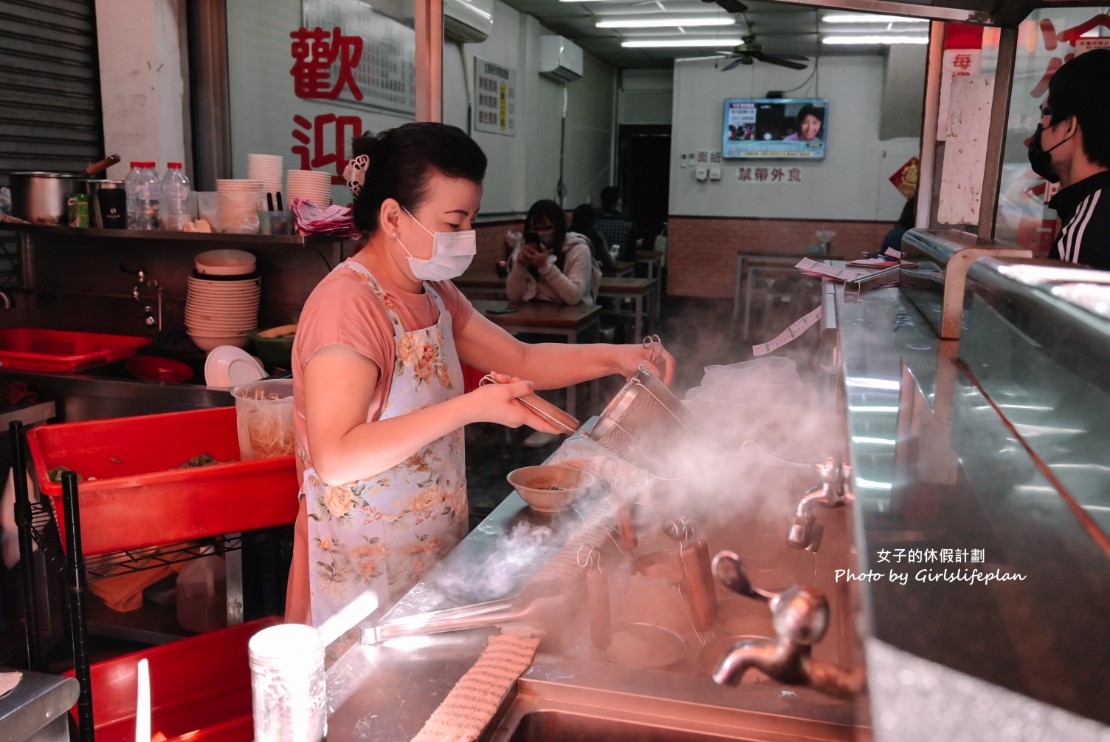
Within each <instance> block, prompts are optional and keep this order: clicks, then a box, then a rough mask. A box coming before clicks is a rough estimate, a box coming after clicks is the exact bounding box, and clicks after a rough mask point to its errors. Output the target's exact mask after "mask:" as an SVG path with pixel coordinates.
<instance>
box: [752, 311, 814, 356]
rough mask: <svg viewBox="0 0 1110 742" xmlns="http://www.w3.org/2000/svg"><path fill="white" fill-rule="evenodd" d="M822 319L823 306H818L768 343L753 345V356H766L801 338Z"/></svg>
mask: <svg viewBox="0 0 1110 742" xmlns="http://www.w3.org/2000/svg"><path fill="white" fill-rule="evenodd" d="M820 319H821V307H820V306H818V307H817V308H816V309H814V310H813V311H812V312H810V313H809V314H807V315H806V316H804V317H802V318H801V319H799V320H796V321H795V322H794V324H792V325H790V327H787V328H786V329H785V330H783V331H782V332H780V333H779V334H778V337H776V338H775V339H774V340H772V341H770V342H767V343H760V344H759V345H753V346H752V355H753V356H757V357H758V356H765V355H767V354H768V353H770V352H771V351H773V350H778V349H779V348H781V347H782V346H784V345H789V344H790V343H792V342H794V340H796V339H797V338H800V337H801V336H802V335H803V334H804V333H805V331H806V330H808V329H809V328H811V327H813V326H814V325H815V324H817V321H818V320H820Z"/></svg>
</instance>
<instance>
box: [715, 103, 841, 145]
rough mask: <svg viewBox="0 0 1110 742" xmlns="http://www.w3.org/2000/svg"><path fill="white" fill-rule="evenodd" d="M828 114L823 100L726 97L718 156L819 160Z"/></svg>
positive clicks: (823, 143)
mask: <svg viewBox="0 0 1110 742" xmlns="http://www.w3.org/2000/svg"><path fill="white" fill-rule="evenodd" d="M828 115H829V103H828V101H827V100H825V99H824V98H728V99H726V100H725V121H724V136H723V140H724V141H723V144H722V146H721V156H722V157H728V158H733V159H736V158H740V159H758V158H763V159H791V160H794V159H798V160H820V159H822V158H824V156H825V143H826V140H827V137H828Z"/></svg>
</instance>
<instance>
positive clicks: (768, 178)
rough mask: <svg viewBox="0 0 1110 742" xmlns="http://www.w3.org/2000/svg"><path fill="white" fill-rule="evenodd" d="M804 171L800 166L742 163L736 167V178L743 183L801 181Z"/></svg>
mask: <svg viewBox="0 0 1110 742" xmlns="http://www.w3.org/2000/svg"><path fill="white" fill-rule="evenodd" d="M803 172H805V169H804V168H800V167H774V166H769V165H742V166H740V167H738V168H736V179H737V180H739V181H740V182H741V183H760V184H762V183H801V182H802V173H803Z"/></svg>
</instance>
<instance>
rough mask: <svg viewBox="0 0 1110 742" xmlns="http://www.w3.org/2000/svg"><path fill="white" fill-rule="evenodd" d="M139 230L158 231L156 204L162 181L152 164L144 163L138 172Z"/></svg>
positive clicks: (159, 198)
mask: <svg viewBox="0 0 1110 742" xmlns="http://www.w3.org/2000/svg"><path fill="white" fill-rule="evenodd" d="M139 183H140V187H139V201H140V204H139V205H140V208H141V209H142V211H141V212H139V225H140V226H139V229H158V228H159V221H158V204H159V201H160V200H161V197H162V179H161V178H159V177H158V173H157V171H155V169H154V163H153V162H144V163H143V166H142V170H141V171H140V181H139Z"/></svg>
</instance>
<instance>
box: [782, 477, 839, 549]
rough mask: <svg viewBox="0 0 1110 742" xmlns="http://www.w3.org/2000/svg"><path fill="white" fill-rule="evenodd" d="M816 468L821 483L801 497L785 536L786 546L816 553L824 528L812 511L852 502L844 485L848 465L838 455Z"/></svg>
mask: <svg viewBox="0 0 1110 742" xmlns="http://www.w3.org/2000/svg"><path fill="white" fill-rule="evenodd" d="M816 468H817V473H818V474H819V475H820V477H821V484H819V485H818V486H816V487H813V488H811V489H809V490H807V491H806V492H805V494H803V495H802V500H801V502H799V503H798V507H797V509H796V510H795V511H794V521H793V523H792V524H791V526H790V530H789V531H788V532H787V534H786V543H788V544H790V545H791V546H793V547H794V548H795V549H806V550H807V551H817V549H818V547H819V546H820V545H821V536H822V534H823V532H824V528H823V527H822V526H821V524H820V523H818V522H817V518H816V517H815V516H814V515H813V510H814V508H816V507H818V506H820V507H823V508H838V507H842V506H843V505H846V504H847V503H849V502H852V501H854V500H855V497H854V495H853V494H852V492H851V491H850V490H849V489H848V486H847V482H848V480H849V478H850V477H851V474H852V467H851V465H849V464H845V463H842V461H841V459H840V457H839V456H829V457H828V458H827V459H825V460H824V461H823V462H822V463H820V464H817V466H816Z"/></svg>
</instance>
